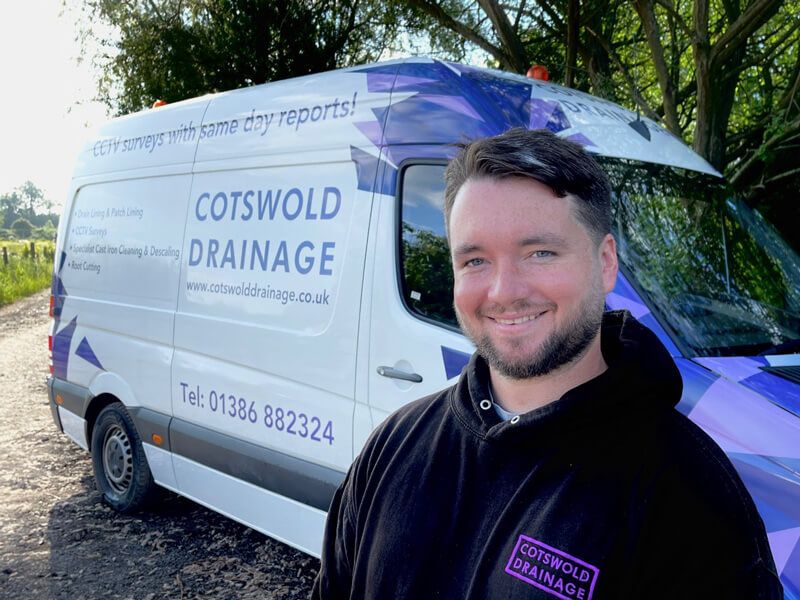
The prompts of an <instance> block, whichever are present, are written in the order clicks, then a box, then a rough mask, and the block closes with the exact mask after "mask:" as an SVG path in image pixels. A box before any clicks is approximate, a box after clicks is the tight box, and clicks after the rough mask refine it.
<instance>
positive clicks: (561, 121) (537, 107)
mask: <svg viewBox="0 0 800 600" xmlns="http://www.w3.org/2000/svg"><path fill="white" fill-rule="evenodd" d="M570 127H572V124H571V123H570V122H569V119H568V118H567V115H565V114H564V111H563V110H562V109H561V105H560V104H559V103H558V102H554V101H552V100H543V99H542V98H533V99H532V100H531V119H530V128H531V129H549V130H550V131H552V132H553V133H558V132H559V131H564V130H565V129H569V128H570Z"/></svg>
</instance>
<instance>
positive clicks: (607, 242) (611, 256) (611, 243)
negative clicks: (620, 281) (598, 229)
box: [597, 233, 619, 294]
mask: <svg viewBox="0 0 800 600" xmlns="http://www.w3.org/2000/svg"><path fill="white" fill-rule="evenodd" d="M597 252H598V258H599V259H600V269H601V275H602V277H603V291H605V293H606V294H608V293H609V292H610V291H611V290H613V289H614V286H615V285H616V284H617V272H618V271H619V263H618V262H617V241H616V240H615V239H614V236H613V235H611V234H610V233H607V234H606V235H605V237H604V238H603V240H602V241H601V242H600V246H599V248H598V249H597Z"/></svg>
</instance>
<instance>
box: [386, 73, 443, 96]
mask: <svg viewBox="0 0 800 600" xmlns="http://www.w3.org/2000/svg"><path fill="white" fill-rule="evenodd" d="M434 83H437V80H436V79H431V78H430V77H412V76H410V75H398V76H397V79H396V80H395V82H394V91H395V92H405V91H415V90H414V88H417V87H419V86H422V85H431V84H434Z"/></svg>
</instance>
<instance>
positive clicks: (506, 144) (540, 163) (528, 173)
mask: <svg viewBox="0 0 800 600" xmlns="http://www.w3.org/2000/svg"><path fill="white" fill-rule="evenodd" d="M507 177H528V178H530V179H535V180H536V181H538V182H540V183H543V184H544V185H546V186H548V187H549V188H550V189H552V190H553V193H555V194H556V196H558V197H559V198H564V197H566V196H567V195H570V196H572V197H574V198H575V200H576V202H575V206H576V209H577V216H578V218H579V219H580V220H581V221H582V222H583V225H584V226H585V227H586V229H588V231H589V233H590V235H591V236H592V238H593V239H594V240H595V241H597V242H598V243H599V242H600V240H601V239H602V238H603V237H604V236H605V235H606V234H607V233H609V232H610V231H611V185H610V184H609V182H608V178H607V177H606V174H605V173H604V172H603V170H602V169H601V168H600V165H598V164H597V162H596V161H595V160H594V159H593V158H592V157H591V155H590V154H589V153H588V152H586V151H585V150H584V149H583V147H582V146H581V145H579V144H577V143H575V142H570V141H569V140H565V139H562V138H560V137H558V136H556V135H555V134H554V133H552V132H550V131H548V130H547V129H537V130H534V131H531V130H529V129H524V128H522V127H516V128H514V129H509V130H508V131H506V132H505V133H503V134H501V135H496V136H493V137H487V138H482V139H479V140H475V141H472V142H470V143H468V144H465V145H463V146H462V148H461V151H460V152H459V153H458V155H457V156H456V157H455V158H454V159H453V160H452V161H450V164H449V165H447V169H446V170H445V173H444V179H445V184H446V185H445V190H444V219H445V226H446V228H447V232H448V235H449V233H450V213H451V212H452V210H453V202H455V198H456V194H458V190H460V189H461V186H463V185H464V184H465V183H466V182H467V180H469V179H472V178H474V179H482V178H488V179H505V178H507Z"/></svg>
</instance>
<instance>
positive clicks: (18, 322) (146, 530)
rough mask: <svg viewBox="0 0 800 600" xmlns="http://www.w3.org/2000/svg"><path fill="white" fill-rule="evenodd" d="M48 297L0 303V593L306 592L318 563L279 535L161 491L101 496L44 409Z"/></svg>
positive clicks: (287, 595)
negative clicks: (131, 498)
mask: <svg viewBox="0 0 800 600" xmlns="http://www.w3.org/2000/svg"><path fill="white" fill-rule="evenodd" d="M48 298H49V296H48V294H47V293H42V294H37V295H36V296H33V297H31V298H27V299H25V300H22V301H20V302H17V303H15V304H13V305H11V306H7V307H4V308H2V309H0V460H2V465H3V468H2V469H1V470H0V499H1V500H2V501H0V598H9V599H11V598H13V599H14V600H19V599H27V598H36V599H39V598H68V599H70V600H78V599H84V598H85V599H87V600H88V599H95V598H124V599H128V598H130V599H145V600H150V599H156V598H219V599H221V598H225V599H229V598H265V599H296V598H306V597H307V596H308V593H309V590H310V588H311V583H312V581H313V579H314V576H315V574H316V571H317V569H318V568H319V562H318V561H317V560H315V559H313V558H311V557H309V556H307V555H305V554H302V553H300V552H298V551H296V550H293V549H292V548H289V547H288V546H286V545H284V544H281V543H279V542H275V541H273V540H271V539H269V538H267V537H265V536H263V535H261V534H260V533H257V532H256V531H253V530H252V529H248V528H247V527H244V526H242V525H239V524H238V523H235V522H234V521H231V520H229V519H226V518H225V517H222V516H220V515H217V514H216V513H214V512H212V511H209V510H207V509H205V508H203V507H201V506H199V505H197V504H194V503H193V502H190V501H189V500H185V499H183V498H180V497H178V496H176V495H174V494H170V493H165V494H164V498H163V500H162V501H161V502H159V503H158V505H157V506H156V507H154V508H153V509H151V510H149V511H147V512H142V513H138V514H135V515H127V516H126V515H120V514H117V513H115V512H113V511H112V510H111V509H110V508H108V507H107V506H106V505H105V504H104V503H103V502H102V500H101V498H100V494H99V493H98V492H97V491H96V490H95V487H94V480H93V478H92V466H91V460H90V457H89V454H88V453H86V452H84V451H83V450H81V449H80V448H78V447H77V446H76V445H75V444H74V443H73V442H72V441H71V440H69V439H68V438H66V437H65V436H64V435H63V434H61V433H59V432H58V430H57V429H56V427H55V425H54V424H53V421H52V417H51V415H50V409H49V407H48V403H47V387H46V385H45V378H46V377H47V373H48V367H47V364H48V355H47V333H48V318H47V306H48Z"/></svg>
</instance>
